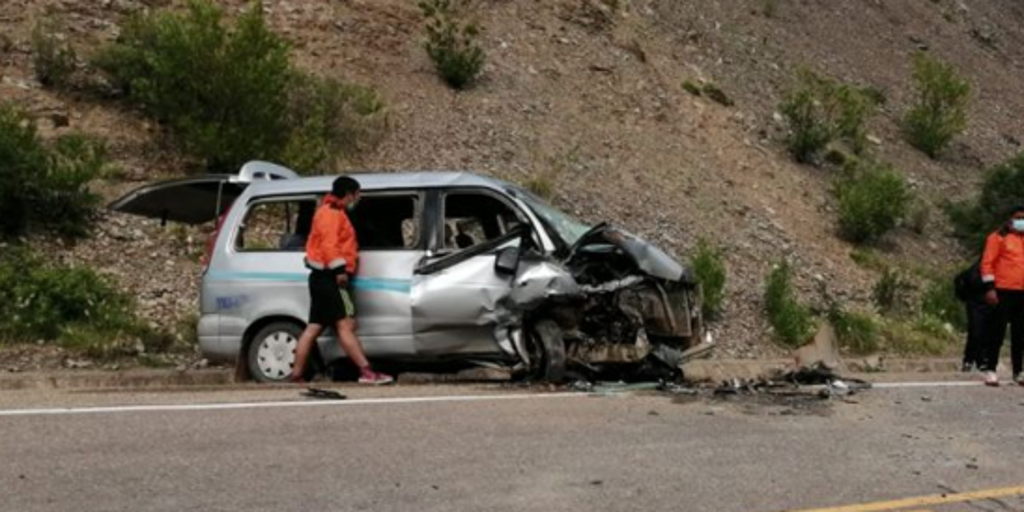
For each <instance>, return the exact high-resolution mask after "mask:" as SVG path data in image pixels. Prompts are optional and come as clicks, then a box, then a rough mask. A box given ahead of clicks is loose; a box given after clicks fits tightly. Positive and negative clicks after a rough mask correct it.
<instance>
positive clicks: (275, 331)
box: [248, 322, 302, 382]
mask: <svg viewBox="0 0 1024 512" xmlns="http://www.w3.org/2000/svg"><path fill="white" fill-rule="evenodd" d="M301 335H302V328H301V327H299V326H298V325H295V324H293V323H290V322H274V323H272V324H270V325H267V326H266V327H264V328H262V329H260V331H259V332H258V333H256V336H254V337H253V340H252V343H250V344H249V351H248V363H249V375H251V376H252V378H253V379H255V380H256V381H258V382H285V381H287V380H288V378H289V377H290V376H291V374H292V367H293V366H295V348H296V347H297V346H298V344H299V336H301Z"/></svg>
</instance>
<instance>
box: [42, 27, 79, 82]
mask: <svg viewBox="0 0 1024 512" xmlns="http://www.w3.org/2000/svg"><path fill="white" fill-rule="evenodd" d="M77 60H78V57H77V55H76V54H75V50H74V49H73V48H71V46H70V45H69V44H68V43H67V42H65V41H62V40H61V39H60V37H59V36H58V35H57V34H56V29H55V25H54V24H53V23H50V22H43V21H40V22H38V23H36V25H35V26H34V27H33V28H32V64H33V67H34V68H35V73H36V79H37V80H39V83H41V84H43V86H45V87H57V88H61V87H67V86H68V84H69V82H70V79H71V75H72V74H73V73H74V72H75V67H76V66H77Z"/></svg>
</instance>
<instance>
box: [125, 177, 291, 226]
mask: <svg viewBox="0 0 1024 512" xmlns="http://www.w3.org/2000/svg"><path fill="white" fill-rule="evenodd" d="M295 177H297V175H296V174H295V172H293V171H292V170H291V169H288V168H286V167H281V166H279V165H276V164H272V163H269V162H256V161H254V162H249V163H247V164H245V165H243V166H242V168H241V169H240V170H239V172H238V174H237V175H236V174H207V175H204V176H195V177H191V178H181V179H176V180H170V181H163V182H160V183H153V184H150V185H146V186H143V187H140V188H137V189H135V190H133V191H131V192H130V193H128V194H127V195H125V196H124V197H122V198H120V199H118V200H117V201H114V202H113V203H110V207H109V208H110V209H111V210H114V211H118V212H124V213H131V214H134V215H141V216H143V217H149V218H153V219H160V220H161V221H162V222H167V221H169V220H170V221H174V222H184V223H186V224H204V223H206V222H210V221H212V220H214V219H216V218H217V217H218V216H219V215H220V214H221V213H223V212H224V211H225V210H227V208H228V207H230V206H231V204H232V203H233V202H234V201H235V199H237V198H238V196H239V195H241V194H242V192H243V191H244V190H245V187H246V186H248V184H249V183H250V182H252V181H254V180H260V179H263V180H278V179H290V178H295Z"/></svg>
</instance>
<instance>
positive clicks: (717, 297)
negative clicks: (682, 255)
mask: <svg viewBox="0 0 1024 512" xmlns="http://www.w3.org/2000/svg"><path fill="white" fill-rule="evenodd" d="M690 268H691V269H692V270H693V273H694V275H695V276H696V277H697V281H698V282H699V283H700V285H701V291H702V292H703V295H704V297H703V298H704V302H703V312H704V316H705V317H706V318H709V319H710V318H715V317H717V316H718V314H719V313H720V312H721V311H722V303H723V302H724V301H725V283H726V279H727V276H728V274H727V271H726V267H725V258H724V257H723V255H722V250H721V249H720V248H718V247H714V246H712V245H711V244H710V243H708V242H707V241H706V240H700V241H698V242H697V247H696V248H695V249H694V251H693V253H692V254H691V255H690Z"/></svg>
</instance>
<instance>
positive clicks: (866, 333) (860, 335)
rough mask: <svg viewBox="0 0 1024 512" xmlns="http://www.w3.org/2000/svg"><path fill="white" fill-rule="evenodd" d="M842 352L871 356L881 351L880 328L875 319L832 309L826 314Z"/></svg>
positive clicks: (857, 313)
mask: <svg viewBox="0 0 1024 512" xmlns="http://www.w3.org/2000/svg"><path fill="white" fill-rule="evenodd" d="M828 320H829V323H831V324H832V327H833V328H834V329H835V330H836V338H837V339H838V341H839V346H840V348H842V349H843V350H845V351H847V352H849V353H851V354H854V355H865V354H873V353H875V352H878V351H879V350H880V349H881V343H880V341H881V339H880V336H881V328H880V326H879V323H878V321H876V320H875V317H873V316H871V315H868V314H865V313H859V312H856V311H846V310H843V309H840V308H839V307H834V308H832V309H831V310H830V311H829V314H828Z"/></svg>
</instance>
